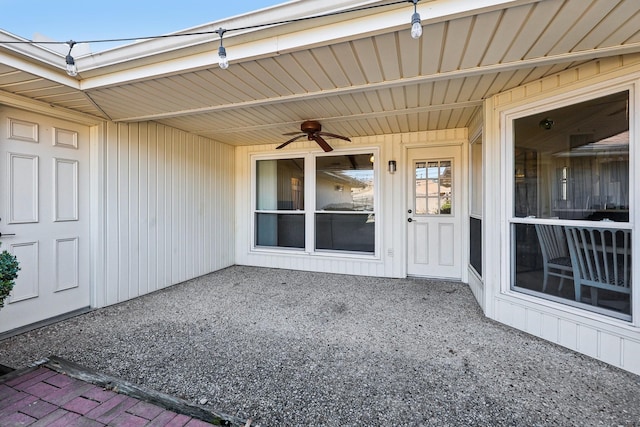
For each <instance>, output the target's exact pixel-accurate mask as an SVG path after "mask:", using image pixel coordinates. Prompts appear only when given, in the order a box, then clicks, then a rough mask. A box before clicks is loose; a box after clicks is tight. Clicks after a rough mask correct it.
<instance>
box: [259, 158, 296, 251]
mask: <svg viewBox="0 0 640 427" xmlns="http://www.w3.org/2000/svg"><path fill="white" fill-rule="evenodd" d="M304 221H305V218H304V159H301V158H299V159H278V160H258V161H257V162H256V212H255V242H256V246H273V247H288V248H301V249H302V248H304V243H305V226H304V224H305V223H304Z"/></svg>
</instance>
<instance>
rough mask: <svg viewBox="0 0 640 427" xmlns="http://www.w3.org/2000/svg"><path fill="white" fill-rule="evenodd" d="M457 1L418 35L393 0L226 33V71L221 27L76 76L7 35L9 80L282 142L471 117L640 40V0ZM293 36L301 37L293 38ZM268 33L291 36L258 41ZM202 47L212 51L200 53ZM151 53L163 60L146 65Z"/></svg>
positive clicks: (122, 115) (67, 102) (33, 91)
mask: <svg viewBox="0 0 640 427" xmlns="http://www.w3.org/2000/svg"><path fill="white" fill-rule="evenodd" d="M343 3H344V1H343ZM368 3H370V4H376V3H380V4H383V3H385V2H368ZM386 3H388V2H386ZM452 3H454V4H457V5H458V6H460V5H465V4H466V6H465V7H466V8H468V7H469V4H470V3H476V1H475V0H474V2H470V1H466V2H465V1H457V2H456V1H454V2H451V1H445V0H433V1H425V0H423V1H421V2H420V3H419V9H418V11H419V12H420V14H421V16H422V22H423V25H424V30H423V35H422V37H421V38H420V39H419V40H414V39H412V38H411V36H410V33H409V26H410V25H409V22H408V21H409V19H410V16H411V13H412V12H413V10H412V6H411V5H410V4H407V5H394V6H390V7H388V8H379V9H371V10H370V11H366V12H354V14H353V15H350V14H348V13H345V14H342V15H339V16H337V17H336V16H332V17H327V18H318V19H314V20H309V21H303V22H301V23H300V22H299V23H294V24H286V25H279V26H277V27H271V28H266V29H257V30H253V31H250V32H245V33H244V34H242V35H238V36H237V37H235V38H233V37H229V38H227V36H225V46H226V47H227V52H228V54H229V58H230V63H231V65H230V66H229V68H228V69H227V70H222V69H220V68H219V67H218V66H217V55H216V50H217V43H218V41H217V39H216V40H215V41H214V42H211V41H209V42H208V43H207V44H206V50H205V49H204V48H203V47H204V46H205V45H204V44H201V45H200V49H195V48H194V45H195V44H194V43H186V42H185V43H184V45H183V46H182V47H175V48H172V49H171V54H172V56H171V59H167V58H166V52H165V53H162V54H160V53H158V54H157V55H156V56H155V57H153V58H152V57H145V58H144V59H138V60H135V61H134V60H131V61H130V62H127V61H125V60H121V61H119V63H118V64H114V65H108V66H104V67H102V68H98V67H94V68H93V69H92V70H88V71H87V72H86V73H85V75H83V73H82V65H83V64H86V65H85V66H88V64H90V63H91V61H92V60H93V61H94V62H96V61H97V59H96V58H95V56H94V57H89V58H86V59H85V58H80V60H79V61H78V63H79V68H80V72H81V74H80V76H81V77H82V80H80V82H79V83H78V84H77V85H76V87H73V86H70V85H68V84H66V83H65V80H64V78H63V77H61V78H59V79H58V78H55V79H54V78H52V77H51V76H50V75H49V74H51V73H48V74H46V73H43V72H40V69H38V68H37V67H28V66H22V65H21V64H22V62H20V61H16V64H12V63H11V62H10V61H8V60H6V58H14V57H16V56H19V55H20V53H19V52H18V53H16V52H15V49H14V50H12V51H9V49H7V47H6V46H3V45H2V43H1V40H2V39H1V38H0V51H2V56H0V59H2V58H5V60H3V61H1V63H0V90H1V91H5V92H10V93H12V94H16V95H21V96H24V97H28V98H32V99H35V100H39V101H42V102H46V103H48V104H51V105H54V106H58V107H65V108H69V109H72V110H75V111H80V112H83V113H87V114H90V115H94V116H98V117H102V118H105V119H110V120H114V121H117V122H118V121H121V122H139V121H146V120H153V121H156V122H159V123H163V124H166V125H168V126H172V127H175V128H178V129H182V130H185V131H188V132H192V133H194V134H198V135H202V136H205V137H208V138H212V139H214V140H217V141H220V142H223V143H227V144H232V145H251V144H271V143H278V142H282V141H283V136H282V134H283V133H287V132H293V131H296V130H298V129H299V125H300V123H301V122H302V121H304V120H308V119H313V120H319V121H320V122H322V125H323V130H326V131H327V132H331V133H337V134H341V135H346V136H349V137H358V136H372V135H381V134H391V133H400V132H414V131H425V130H435V129H447V128H460V127H467V126H468V125H469V123H470V121H471V119H472V117H473V116H474V114H476V113H477V112H478V111H479V110H480V108H481V105H482V101H483V99H485V98H487V97H490V96H492V95H495V94H497V93H499V92H502V91H505V90H508V89H511V88H514V87H517V86H520V85H523V84H525V83H528V82H531V81H535V80H537V79H540V78H542V77H545V76H549V75H552V74H554V73H558V72H560V71H562V70H565V69H568V68H571V67H575V66H576V65H579V64H582V63H584V62H586V61H590V60H594V59H597V58H600V57H605V56H614V55H623V54H628V53H636V52H640V2H639V1H638V0H538V1H503V2H490V1H484V2H483V1H479V2H477V3H483V4H484V6H482V5H480V6H479V7H477V8H476V9H473V10H465V11H464V12H456V13H453V12H451V11H450V10H449V9H445V7H447V5H450V4H452ZM441 10H444V11H445V12H439V11H441ZM435 15H437V16H435ZM398 17H403V18H406V19H404V21H406V24H403V25H400V24H398V22H399V21H398V19H400V18H398ZM367 23H370V24H371V25H370V26H369V27H367V26H366V25H367ZM385 23H387V24H385ZM345 29H347V30H345ZM317 34H324V36H323V37H315V38H314V35H317ZM287 37H288V38H287ZM291 39H295V40H296V41H297V42H296V43H289V45H287V40H291ZM319 39H320V40H319ZM260 40H276V45H277V44H278V43H279V44H280V45H279V46H276V47H275V48H269V49H263V50H260V49H257V50H256V49H253V50H252V47H251V46H255V45H256V43H258V42H259V41H260ZM155 43H156V44H157V43H158V42H157V41H155ZM144 46H145V45H144V43H140V44H137V45H136V46H135V47H133V48H136V49H137V50H138V51H140V49H142V48H144ZM133 48H123V51H124V52H126V49H133ZM258 51H259V52H258ZM109 55H112V56H113V55H115V53H114V52H111V53H109V52H107V53H106V54H105V55H104V56H105V57H108V56H109ZM163 55H164V56H163ZM204 55H207V56H210V59H208V60H207V61H208V63H207V62H206V61H204V62H203V61H202V60H198V58H204ZM234 55H235V56H234ZM154 58H155V59H154ZM154 61H155V65H156V66H162V65H163V64H165V68H164V71H161V72H148V73H147V72H145V67H149V66H150V64H152V65H153V63H154ZM24 62H27V61H26V60H24ZM61 63H62V60H61ZM176 64H177V65H176ZM180 64H186V65H184V66H181V65H180ZM110 67H111V69H110ZM115 67H117V70H116V68H115ZM123 70H124V71H123ZM136 70H140V71H139V72H137V74H136ZM111 71H113V72H112V73H111V75H112V77H109V73H110V72H111ZM124 72H126V73H128V74H126V75H125V74H122V73H124ZM118 73H120V74H122V76H123V77H122V78H119V77H118V76H119V75H120V74H118ZM59 74H61V75H64V71H62V70H60V73H59Z"/></svg>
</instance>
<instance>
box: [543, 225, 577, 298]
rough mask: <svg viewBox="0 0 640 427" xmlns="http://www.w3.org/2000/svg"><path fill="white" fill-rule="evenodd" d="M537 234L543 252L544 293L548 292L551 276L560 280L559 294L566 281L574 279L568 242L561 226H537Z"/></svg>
mask: <svg viewBox="0 0 640 427" xmlns="http://www.w3.org/2000/svg"><path fill="white" fill-rule="evenodd" d="M536 233H537V235H538V241H539V242H540V249H541V250H542V262H543V268H544V279H543V282H542V292H545V291H546V290H547V283H548V281H549V276H555V277H559V278H560V284H559V286H558V292H560V291H561V290H562V286H563V285H564V279H573V267H572V266H571V257H570V255H569V250H568V248H567V241H566V239H565V237H564V233H563V232H562V227H561V226H559V225H548V224H536Z"/></svg>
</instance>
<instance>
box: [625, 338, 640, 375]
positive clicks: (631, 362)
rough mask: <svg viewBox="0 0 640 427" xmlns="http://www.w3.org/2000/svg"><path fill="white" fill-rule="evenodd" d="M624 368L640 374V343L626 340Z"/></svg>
mask: <svg viewBox="0 0 640 427" xmlns="http://www.w3.org/2000/svg"><path fill="white" fill-rule="evenodd" d="M623 346H624V347H623V353H622V355H623V367H624V369H627V370H629V371H631V372H634V373H636V374H640V356H639V355H640V342H638V341H635V340H631V339H626V340H624V341H623Z"/></svg>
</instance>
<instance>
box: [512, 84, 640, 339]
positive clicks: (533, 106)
mask: <svg viewBox="0 0 640 427" xmlns="http://www.w3.org/2000/svg"><path fill="white" fill-rule="evenodd" d="M638 83H639V81H638V80H633V81H623V82H620V83H617V84H616V83H613V82H612V83H611V84H607V85H603V86H602V87H599V88H591V90H589V88H585V89H583V90H576V91H572V92H569V93H563V94H561V95H557V96H555V97H548V98H544V99H538V100H537V101H535V102H531V101H530V100H529V101H528V102H527V103H524V104H521V105H519V106H516V107H513V108H510V109H507V110H503V111H502V112H501V113H500V123H501V138H500V140H501V141H502V144H501V148H500V151H501V156H500V157H501V159H502V160H501V167H500V169H501V189H502V194H504V195H505V197H504V199H503V202H504V203H503V205H502V206H501V208H500V213H501V217H502V218H504V219H505V220H504V221H502V227H501V229H502V233H503V236H505V237H504V239H506V241H505V243H506V244H504V245H502V250H501V252H502V256H501V259H502V260H505V262H503V263H502V266H501V278H502V280H500V283H501V286H500V293H501V294H503V295H508V296H510V297H516V298H518V299H524V300H528V301H531V302H534V303H536V304H541V305H545V306H549V307H553V308H555V309H558V310H560V311H564V312H570V313H573V314H576V315H580V316H582V317H587V318H591V319H594V320H598V321H605V322H607V323H612V324H616V325H624V326H636V327H637V326H640V313H639V311H638V310H639V309H640V292H639V291H638V290H640V286H639V285H640V284H639V285H636V287H637V288H636V291H635V292H633V288H632V292H631V297H630V304H631V315H629V316H627V315H616V314H615V313H612V312H611V311H609V310H606V309H598V308H596V309H590V310H587V309H585V308H583V307H584V304H583V303H577V302H575V301H574V302H573V303H572V302H571V301H570V300H566V299H563V298H560V297H553V296H546V297H544V298H542V297H541V296H540V295H541V294H540V293H539V292H536V291H530V290H527V289H523V288H519V287H515V286H513V283H514V275H515V271H514V267H515V264H514V261H515V260H514V257H515V254H516V252H515V241H514V232H513V229H514V227H515V225H516V224H529V225H533V224H536V223H542V224H554V225H573V226H594V225H595V226H598V225H602V227H603V228H619V229H631V230H632V237H631V241H632V246H634V245H635V247H640V246H638V240H639V237H638V234H639V233H638V231H637V230H636V229H635V223H636V222H637V221H636V219H637V218H638V217H640V213H639V212H638V209H637V206H638V200H640V197H634V195H635V191H637V190H636V189H635V180H636V179H637V177H638V175H636V174H635V165H640V150H638V149H637V148H636V146H635V145H636V143H637V142H638V136H637V132H638V129H639V128H640V126H639V124H640V118H638V117H636V115H637V109H638V106H639V105H640V91H639V90H638V88H637V84H638ZM624 91H628V92H629V102H628V108H629V186H630V187H629V218H628V221H627V222H607V223H606V224H598V222H597V221H586V220H563V219H548V218H544V219H543V218H535V217H533V218H531V217H516V216H515V210H514V206H515V205H514V204H515V194H514V192H515V190H514V182H515V181H514V180H515V171H514V170H513V169H514V168H513V164H514V156H515V147H514V143H515V134H514V122H515V121H516V120H517V119H519V118H523V117H527V116H531V115H534V114H538V113H544V112H546V111H550V110H554V109H558V108H563V107H567V106H571V105H575V104H579V103H582V102H585V101H589V100H593V99H596V98H601V97H605V96H608V95H612V94H615V93H618V92H624ZM639 259H640V257H638V255H635V256H632V273H631V274H632V277H640V276H639V275H638V273H639V272H640V265H638V264H640V262H638V260H639ZM632 286H633V284H632Z"/></svg>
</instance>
